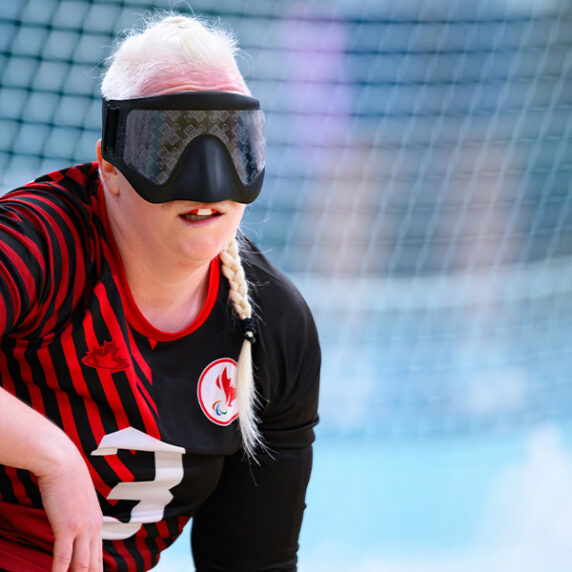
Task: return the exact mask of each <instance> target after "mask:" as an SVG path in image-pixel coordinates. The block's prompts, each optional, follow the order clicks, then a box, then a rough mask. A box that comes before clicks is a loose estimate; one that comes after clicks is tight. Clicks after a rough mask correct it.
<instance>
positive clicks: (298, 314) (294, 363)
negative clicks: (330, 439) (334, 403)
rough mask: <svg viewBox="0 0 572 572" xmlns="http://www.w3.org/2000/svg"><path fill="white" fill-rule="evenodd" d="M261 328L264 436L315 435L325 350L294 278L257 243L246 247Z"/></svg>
mask: <svg viewBox="0 0 572 572" xmlns="http://www.w3.org/2000/svg"><path fill="white" fill-rule="evenodd" d="M242 258H243V261H244V267H245V273H246V275H247V278H248V281H249V288H250V290H251V291H252V293H251V297H252V299H253V301H254V304H255V308H254V312H255V315H256V323H257V329H258V335H257V341H256V343H255V344H254V345H253V357H254V364H255V378H256V380H257V383H258V385H259V391H260V394H261V398H262V399H261V401H262V403H263V406H262V409H261V411H260V418H261V422H262V425H261V427H262V431H263V435H264V438H265V439H266V441H267V443H268V444H269V445H270V446H271V447H287V448H291V447H303V446H306V445H308V444H309V443H311V442H312V441H313V439H314V433H313V427H314V426H315V424H316V423H317V420H318V416H317V405H318V391H319V377H320V364H321V352H320V344H319V340H318V332H317V329H316V325H315V322H314V318H313V316H312V312H311V311H310V309H309V307H308V305H307V304H306V301H305V300H304V298H303V296H302V295H301V294H300V292H299V291H298V289H297V288H296V286H295V285H294V284H293V283H292V281H291V280H290V279H289V278H288V277H287V276H286V275H285V274H284V273H283V272H281V271H280V270H278V269H277V268H276V267H275V266H274V265H273V264H272V263H271V262H270V261H269V260H268V259H267V258H266V257H265V256H264V255H263V254H262V253H261V252H260V251H259V250H258V248H257V247H256V246H254V245H253V244H252V243H250V242H247V243H246V244H244V245H243V248H242Z"/></svg>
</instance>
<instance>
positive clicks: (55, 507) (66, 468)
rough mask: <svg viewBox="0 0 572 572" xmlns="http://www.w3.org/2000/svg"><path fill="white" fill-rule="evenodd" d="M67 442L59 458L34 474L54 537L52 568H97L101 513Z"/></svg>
mask: <svg viewBox="0 0 572 572" xmlns="http://www.w3.org/2000/svg"><path fill="white" fill-rule="evenodd" d="M69 444H70V446H69V447H68V448H67V450H66V452H65V454H64V455H62V462H59V463H53V464H52V465H51V466H50V467H49V468H48V469H47V471H46V472H45V473H42V474H36V476H37V478H38V486H39V488H40V493H41V495H42V501H43V504H44V509H45V511H46V514H47V517H48V520H49V521H50V525H51V527H52V531H53V533H54V537H55V543H54V560H53V566H52V572H68V570H71V572H101V571H102V570H103V556H102V541H101V525H102V522H103V516H102V514H101V509H100V507H99V503H98V501H97V495H96V493H95V489H94V487H93V483H92V481H91V477H90V476H89V471H88V469H87V466H86V464H85V462H84V460H83V458H82V457H81V455H80V453H79V451H78V450H77V449H76V448H75V446H74V445H73V444H72V443H71V442H70V443H69Z"/></svg>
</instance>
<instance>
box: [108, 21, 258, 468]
mask: <svg viewBox="0 0 572 572" xmlns="http://www.w3.org/2000/svg"><path fill="white" fill-rule="evenodd" d="M236 53H237V44H236V41H235V39H234V37H233V36H232V35H231V34H230V33H229V32H227V31H225V30H223V29H222V28H215V27H213V26H209V25H208V24H206V23H205V22H202V21H201V20H199V19H198V18H195V17H187V16H177V15H173V14H170V15H168V16H166V17H163V18H161V19H160V20H155V21H148V22H147V23H146V27H145V29H144V30H143V31H140V32H132V33H131V34H129V35H127V37H126V38H125V39H123V41H122V42H120V44H119V45H118V46H117V48H116V50H115V52H114V54H113V55H112V56H111V58H110V60H109V61H110V65H109V68H108V69H107V72H106V73H105V75H104V77H103V81H102V84H101V93H102V95H103V97H104V98H106V99H132V98H136V97H146V96H150V95H155V94H157V93H160V92H164V91H166V90H169V89H170V88H171V86H172V87H173V91H176V90H177V85H179V86H180V85H181V84H184V86H185V89H196V90H207V89H208V90H225V91H228V87H225V86H228V85H232V86H234V87H235V89H236V90H237V91H240V92H242V93H245V94H249V93H250V92H249V90H248V88H247V86H246V83H245V82H244V79H243V78H242V75H241V73H240V71H239V69H238V66H237V63H236V60H235V56H236ZM179 89H180V87H179ZM219 257H220V260H221V263H222V273H223V274H224V276H225V277H226V278H227V280H228V283H229V286H230V294H229V296H230V299H231V301H232V304H233V307H234V310H235V312H236V314H237V315H238V318H239V320H240V329H241V334H242V337H243V344H242V349H241V351H240V355H239V358H238V367H237V370H238V371H237V378H236V395H237V397H236V399H237V403H238V419H239V426H240V432H241V436H242V443H243V448H244V450H245V452H246V454H247V455H248V456H249V457H250V458H253V459H254V458H255V451H256V448H257V447H258V446H262V447H264V444H263V441H262V437H261V435H260V430H259V428H258V420H257V417H256V413H255V410H256V406H257V403H258V402H257V396H256V389H255V384H254V375H253V364H252V348H251V346H252V344H253V343H254V341H255V336H256V329H255V325H254V319H253V313H252V305H251V303H250V300H249V296H248V283H247V280H246V276H245V273H244V269H243V267H242V261H241V258H240V250H239V246H238V242H237V240H236V237H235V238H233V239H232V241H231V242H230V243H229V244H228V245H227V247H226V248H225V249H224V250H223V251H222V252H221V253H220V255H219Z"/></svg>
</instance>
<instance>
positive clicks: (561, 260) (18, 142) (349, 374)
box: [0, 0, 572, 572]
mask: <svg viewBox="0 0 572 572" xmlns="http://www.w3.org/2000/svg"><path fill="white" fill-rule="evenodd" d="M170 8H172V9H176V10H178V11H180V12H185V13H190V12H193V11H194V12H195V13H197V14H201V15H203V16H205V17H207V18H214V19H217V20H218V19H220V22H221V24H222V25H223V26H225V27H227V28H230V29H231V30H233V31H234V32H235V33H236V35H237V38H238V40H239V43H240V46H241V47H242V49H243V51H244V53H243V54H242V55H241V56H240V60H239V61H240V66H241V69H242V71H243V73H244V75H245V77H246V79H247V81H248V83H249V85H250V87H251V90H252V92H253V93H254V94H255V95H256V96H257V97H259V98H260V99H261V101H262V103H263V107H264V109H265V111H266V116H267V137H268V162H267V175H266V181H265V188H264V191H263V194H262V195H261V197H260V199H258V200H257V202H256V203H254V204H253V205H252V206H250V207H249V209H248V213H247V216H246V219H245V222H244V225H243V230H244V231H245V233H246V234H247V235H248V236H250V237H251V238H253V239H254V240H256V241H257V242H258V244H259V245H260V246H261V247H262V249H263V250H264V251H265V252H266V253H267V255H268V256H269V257H270V259H272V260H273V261H274V262H275V263H277V264H278V265H279V266H280V267H282V268H283V269H284V270H286V271H287V272H288V274H289V275H290V276H291V277H292V278H293V280H294V281H295V282H296V284H297V285H298V286H299V287H300V289H301V290H302V292H303V293H304V294H305V296H306V298H307V300H308V302H309V304H310V306H311V308H312V309H313V311H314V314H315V317H316V320H317V323H318V327H319V331H320V335H321V340H322V345H323V355H324V365H323V382H322V396H321V418H322V422H321V425H320V427H319V429H318V441H317V443H316V449H315V468H314V474H313V478H312V482H311V484H310V489H309V493H308V510H307V513H306V516H305V519H304V524H303V530H302V536H301V551H300V569H301V570H303V571H309V572H313V571H320V570H324V571H330V570H333V571H336V570H339V571H347V570H352V571H353V570H359V571H361V570H363V571H380V572H386V571H387V572H389V571H391V572H426V571H427V572H433V571H434V572H442V571H445V572H449V571H451V572H452V571H459V570H463V571H470V572H471V571H475V572H477V571H479V572H480V571H484V570H486V571H499V572H500V571H503V572H505V571H513V570H514V571H519V572H532V571H539V572H544V571H551V572H565V571H569V570H572V560H571V559H570V555H569V551H570V546H571V545H572V381H571V365H572V341H571V338H570V331H571V326H572V209H571V206H572V186H571V182H570V180H571V174H572V138H571V134H572V113H571V112H572V2H570V1H569V0H496V1H492V0H490V1H489V0H473V1H471V2H468V1H465V0H426V1H423V0H400V1H399V2H394V1H389V0H359V1H358V0H331V1H326V0H305V1H304V0H282V1H280V2H269V1H264V0H217V1H216V2H214V1H208V0H197V1H192V2H181V1H174V0H173V1H167V0H157V1H154V2H152V1H144V0H92V1H88V0H61V1H59V0H3V1H2V2H0V74H1V75H0V189H1V190H2V191H6V190H8V189H10V188H12V187H14V186H17V185H20V184H22V183H23V182H26V181H27V180H29V179H31V178H33V177H35V176H37V175H39V174H41V173H43V172H46V171H49V170H52V169H59V168H62V167H64V166H67V165H71V164H74V163H77V162H85V161H90V160H93V159H94V158H95V151H94V148H95V143H96V141H97V139H98V138H99V129H100V100H99V96H98V84H99V78H100V74H101V71H102V69H103V63H104V60H105V58H106V57H107V56H108V55H109V54H110V47H111V45H112V42H113V37H114V36H115V35H116V34H117V33H120V32H121V31H123V30H124V29H126V28H129V27H132V26H134V25H140V24H141V21H142V18H143V17H145V16H149V15H150V14H152V13H153V10H154V9H170ZM184 536H185V538H182V539H181V540H180V541H178V542H177V543H176V545H175V546H174V547H173V548H171V549H170V550H169V551H167V553H166V554H165V556H164V557H163V559H162V562H161V564H160V565H159V567H158V568H157V570H162V571H168V570H175V571H177V570H191V569H192V561H191V558H190V556H189V548H188V535H184Z"/></svg>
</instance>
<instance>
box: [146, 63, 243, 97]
mask: <svg viewBox="0 0 572 572" xmlns="http://www.w3.org/2000/svg"><path fill="white" fill-rule="evenodd" d="M182 91H226V92H232V93H239V94H241V95H250V90H249V89H248V87H247V86H246V83H245V82H244V79H243V78H242V76H241V75H240V73H238V71H237V72H236V73H231V72H229V71H228V70H212V69H211V70H205V71H202V72H201V73H200V74H193V77H192V78H191V77H189V75H188V74H182V73H179V74H175V73H171V74H169V73H167V74H165V73H161V74H159V75H158V76H156V77H150V78H148V80H147V81H146V82H145V86H144V89H143V93H141V95H140V97H150V96H153V95H166V94H170V93H178V92H182Z"/></svg>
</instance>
